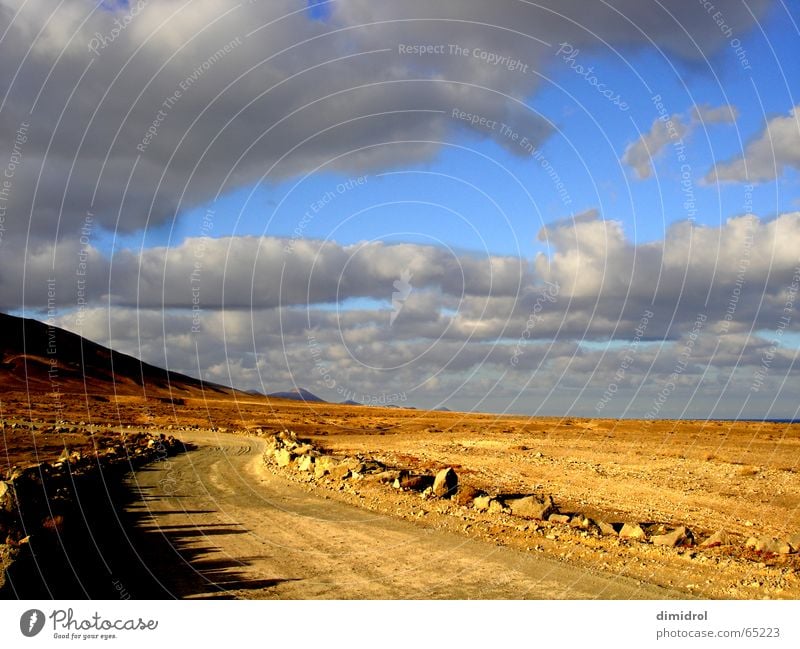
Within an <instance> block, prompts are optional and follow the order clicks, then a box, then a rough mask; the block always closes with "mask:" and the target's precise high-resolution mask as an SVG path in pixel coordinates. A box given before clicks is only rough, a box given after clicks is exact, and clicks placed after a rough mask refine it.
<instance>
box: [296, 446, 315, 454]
mask: <svg viewBox="0 0 800 649" xmlns="http://www.w3.org/2000/svg"><path fill="white" fill-rule="evenodd" d="M313 450H314V447H313V446H311V444H301V445H300V446H297V447H295V448H294V449H293V451H292V452H293V453H294V454H295V455H308V454H309V453H311V452H312V451H313Z"/></svg>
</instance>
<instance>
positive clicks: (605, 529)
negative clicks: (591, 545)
mask: <svg viewBox="0 0 800 649" xmlns="http://www.w3.org/2000/svg"><path fill="white" fill-rule="evenodd" d="M594 524H595V525H597V529H598V530H600V534H602V535H603V536H616V535H617V530H616V529H614V526H613V525H612V524H611V523H606V522H605V521H600V520H595V522H594Z"/></svg>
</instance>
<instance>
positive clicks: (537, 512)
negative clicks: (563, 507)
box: [506, 496, 556, 520]
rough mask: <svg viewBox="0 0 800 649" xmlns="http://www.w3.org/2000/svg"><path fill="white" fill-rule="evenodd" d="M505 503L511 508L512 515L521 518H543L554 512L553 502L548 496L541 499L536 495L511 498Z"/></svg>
mask: <svg viewBox="0 0 800 649" xmlns="http://www.w3.org/2000/svg"><path fill="white" fill-rule="evenodd" d="M506 505H508V507H509V508H510V509H511V513H512V514H513V515H514V516H520V517H521V518H534V519H536V518H538V519H540V520H545V519H546V518H547V517H548V516H549V515H550V514H554V513H555V512H556V507H555V504H554V503H553V499H552V497H550V496H545V498H544V499H542V500H540V499H539V498H537V497H536V496H524V497H522V498H511V499H508V500H506Z"/></svg>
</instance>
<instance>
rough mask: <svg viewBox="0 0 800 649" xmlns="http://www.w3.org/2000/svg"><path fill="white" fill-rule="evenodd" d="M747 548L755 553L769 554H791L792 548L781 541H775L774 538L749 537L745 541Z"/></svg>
mask: <svg viewBox="0 0 800 649" xmlns="http://www.w3.org/2000/svg"><path fill="white" fill-rule="evenodd" d="M746 545H747V547H748V548H752V549H753V550H755V551H756V552H769V553H771V554H791V552H792V546H791V545H789V543H788V542H786V541H784V540H783V539H777V538H775V537H774V536H772V537H770V536H764V537H761V538H760V539H758V538H756V537H754V536H751V537H750V538H749V539H747V544H746Z"/></svg>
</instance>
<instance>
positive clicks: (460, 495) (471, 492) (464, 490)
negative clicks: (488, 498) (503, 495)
mask: <svg viewBox="0 0 800 649" xmlns="http://www.w3.org/2000/svg"><path fill="white" fill-rule="evenodd" d="M485 495H486V494H485V493H484V492H482V491H481V490H480V489H476V488H475V487H471V486H469V485H464V484H462V485H459V486H458V491H457V492H456V495H455V496H453V501H454V502H455V503H456V505H461V506H462V507H469V506H470V505H474V501H475V499H476V498H480V497H481V496H485ZM487 507H488V504H487Z"/></svg>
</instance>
